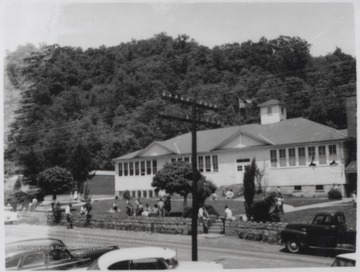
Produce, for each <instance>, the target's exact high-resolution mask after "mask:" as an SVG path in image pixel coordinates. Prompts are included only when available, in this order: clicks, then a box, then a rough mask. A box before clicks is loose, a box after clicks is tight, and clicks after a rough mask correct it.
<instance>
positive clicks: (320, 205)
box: [284, 198, 352, 213]
mask: <svg viewBox="0 0 360 272" xmlns="http://www.w3.org/2000/svg"><path fill="white" fill-rule="evenodd" d="M350 202H352V199H351V198H343V199H341V200H335V201H329V202H324V203H317V204H312V205H305V206H300V207H294V206H290V205H287V204H284V212H285V213H289V212H296V211H301V210H307V209H314V208H324V207H331V206H337V205H339V204H340V205H341V204H345V203H350Z"/></svg>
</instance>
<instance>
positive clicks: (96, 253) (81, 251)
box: [5, 238, 119, 270]
mask: <svg viewBox="0 0 360 272" xmlns="http://www.w3.org/2000/svg"><path fill="white" fill-rule="evenodd" d="M74 249H75V250H69V248H68V247H66V246H65V244H64V243H63V242H62V241H61V240H58V239H52V238H43V239H30V240H22V241H17V242H12V243H8V244H6V245H5V267H6V270H67V269H74V268H80V267H86V266H88V265H89V264H90V263H92V262H93V261H94V260H95V259H97V258H99V257H100V256H101V255H102V254H104V253H106V252H109V251H112V250H114V249H119V247H118V246H104V247H85V246H81V247H80V246H78V247H75V248H74Z"/></svg>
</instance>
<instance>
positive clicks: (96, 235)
mask: <svg viewBox="0 0 360 272" xmlns="http://www.w3.org/2000/svg"><path fill="white" fill-rule="evenodd" d="M5 237H6V242H10V241H14V240H22V239H29V238H39V237H53V238H59V239H61V240H63V241H64V242H65V243H66V244H67V245H68V246H72V247H76V246H105V245H114V244H116V245H120V246H122V247H133V246H150V245H151V246H161V247H169V248H173V249H175V250H176V251H177V254H178V259H179V260H191V236H185V235H170V234H158V233H153V234H152V233H146V232H130V231H117V230H103V229H86V228H76V229H73V230H67V229H66V228H64V227H58V226H56V227H49V226H33V225H26V224H20V225H6V226H5ZM198 259H199V261H213V260H221V263H222V264H223V265H224V267H225V268H228V269H229V268H240V269H241V268H290V267H291V268H295V267H329V266H330V265H331V263H332V262H333V260H334V258H332V257H323V256H319V255H318V256H313V255H303V254H297V255H294V254H290V253H286V252H283V247H282V246H279V245H269V244H265V243H260V242H253V241H246V240H240V239H237V238H234V237H218V238H215V239H209V238H206V237H205V236H204V235H199V236H198Z"/></svg>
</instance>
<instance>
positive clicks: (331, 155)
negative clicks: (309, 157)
mask: <svg viewBox="0 0 360 272" xmlns="http://www.w3.org/2000/svg"><path fill="white" fill-rule="evenodd" d="M329 160H330V161H336V160H337V156H336V145H329Z"/></svg>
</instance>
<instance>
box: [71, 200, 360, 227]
mask: <svg viewBox="0 0 360 272" xmlns="http://www.w3.org/2000/svg"><path fill="white" fill-rule="evenodd" d="M257 198H261V197H260V196H258V197H257ZM327 201H329V200H328V199H326V198H295V197H289V198H285V203H286V204H288V205H292V206H295V207H299V206H303V205H311V204H316V203H322V202H327ZM157 202H158V198H153V199H144V200H142V203H143V204H144V205H145V204H146V203H148V204H149V205H150V206H151V207H152V206H153V205H154V204H155V203H157ZM113 203H114V200H102V201H95V202H93V203H92V205H93V210H92V214H93V218H96V216H97V215H102V214H104V213H106V212H107V211H109V210H110V209H111V207H112V204H113ZM118 204H119V208H120V209H121V212H122V213H124V214H125V200H118ZM206 204H207V205H212V206H213V207H214V209H215V210H216V211H217V212H218V213H219V214H220V215H222V214H223V213H224V207H225V205H228V206H229V208H230V209H231V210H232V212H233V214H234V215H239V214H245V208H244V203H243V202H242V201H239V200H224V199H220V200H218V201H213V200H210V199H208V200H207V201H206ZM191 205H192V201H191V199H188V206H191ZM182 207H183V200H182V199H180V198H175V199H172V201H171V211H172V212H181V211H182ZM79 209H80V207H77V210H79ZM320 211H343V212H344V213H345V215H346V218H347V222H348V225H349V227H350V228H352V229H356V208H352V204H351V203H349V204H341V205H338V206H333V207H327V208H316V209H307V210H302V211H296V212H291V213H286V214H285V215H282V216H281V221H282V222H287V223H309V222H311V221H312V219H313V218H314V216H315V214H316V213H318V212H320Z"/></svg>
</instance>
